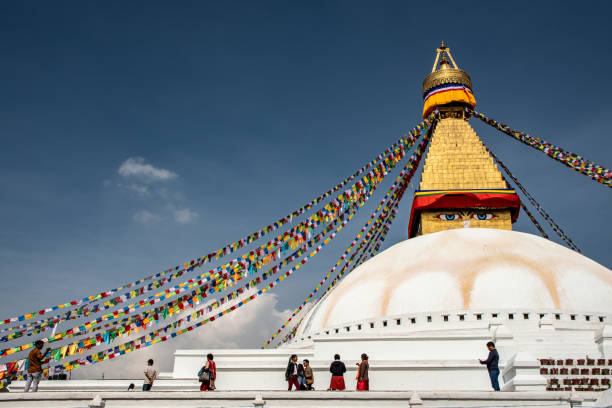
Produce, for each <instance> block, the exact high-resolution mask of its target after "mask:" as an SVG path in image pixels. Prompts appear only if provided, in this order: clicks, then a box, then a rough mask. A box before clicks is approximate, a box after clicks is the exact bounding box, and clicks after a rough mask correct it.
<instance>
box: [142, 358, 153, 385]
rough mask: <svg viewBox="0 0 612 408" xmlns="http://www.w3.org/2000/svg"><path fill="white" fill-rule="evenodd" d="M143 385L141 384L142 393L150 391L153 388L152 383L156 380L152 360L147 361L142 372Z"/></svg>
mask: <svg viewBox="0 0 612 408" xmlns="http://www.w3.org/2000/svg"><path fill="white" fill-rule="evenodd" d="M144 375H145V379H144V383H143V384H142V390H143V391H151V387H153V382H154V381H155V379H156V378H157V371H155V369H154V368H153V360H152V359H149V361H147V368H145V370H144Z"/></svg>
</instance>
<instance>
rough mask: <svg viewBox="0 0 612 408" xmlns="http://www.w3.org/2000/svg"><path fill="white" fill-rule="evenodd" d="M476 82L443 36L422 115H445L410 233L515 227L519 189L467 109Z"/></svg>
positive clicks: (437, 131) (416, 197)
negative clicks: (506, 175)
mask: <svg viewBox="0 0 612 408" xmlns="http://www.w3.org/2000/svg"><path fill="white" fill-rule="evenodd" d="M451 64H452V65H451ZM471 86H472V82H471V79H470V76H469V75H468V74H467V72H465V71H463V70H461V69H459V67H458V66H457V63H456V62H455V60H454V58H453V56H452V55H451V53H450V49H449V48H448V47H446V46H445V45H444V42H442V44H441V45H440V48H438V49H437V53H436V60H435V62H434V65H433V68H432V71H431V73H430V74H429V75H427V77H426V78H425V81H424V82H423V99H424V100H425V102H424V108H423V116H424V117H427V116H429V114H430V113H431V112H433V110H434V109H437V110H439V111H440V115H439V120H438V121H437V124H436V125H435V129H434V132H433V135H432V138H431V142H430V145H429V150H428V152H427V157H426V158H425V164H424V166H423V173H422V174H421V183H420V186H419V190H418V191H416V192H415V194H414V200H413V203H412V211H411V214H410V223H409V227H408V235H409V237H414V236H417V235H423V234H430V233H434V232H438V231H444V230H449V229H455V228H493V229H505V230H510V229H512V223H513V222H514V221H516V219H517V217H518V211H519V207H520V200H519V198H518V196H517V195H516V192H515V191H514V190H511V189H509V188H508V186H507V184H506V181H505V180H504V179H503V177H502V175H501V173H500V172H499V169H498V168H497V165H496V164H495V162H494V161H493V158H492V157H491V156H490V154H489V151H488V150H487V147H486V146H485V145H484V144H483V143H482V141H481V140H480V138H479V137H478V135H477V134H476V132H475V131H474V129H472V127H471V126H470V124H469V123H468V122H467V120H466V116H465V115H464V114H463V112H464V109H463V108H464V107H465V106H466V105H467V106H471V107H474V106H475V105H476V100H475V99H474V95H473V94H472V90H471Z"/></svg>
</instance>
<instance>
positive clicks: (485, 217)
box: [472, 213, 495, 221]
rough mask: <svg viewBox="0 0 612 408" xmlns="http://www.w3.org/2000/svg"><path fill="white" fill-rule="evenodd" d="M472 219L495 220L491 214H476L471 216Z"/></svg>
mask: <svg viewBox="0 0 612 408" xmlns="http://www.w3.org/2000/svg"><path fill="white" fill-rule="evenodd" d="M472 218H474V219H475V220H481V221H484V220H490V219H493V218H495V215H493V214H491V213H476V214H472Z"/></svg>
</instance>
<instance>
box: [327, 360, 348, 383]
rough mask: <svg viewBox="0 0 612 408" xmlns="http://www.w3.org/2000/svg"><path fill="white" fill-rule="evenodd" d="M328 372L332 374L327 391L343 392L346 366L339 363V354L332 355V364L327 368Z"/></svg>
mask: <svg viewBox="0 0 612 408" xmlns="http://www.w3.org/2000/svg"><path fill="white" fill-rule="evenodd" d="M329 371H330V372H331V373H332V378H331V382H330V383H329V389H330V390H332V391H344V390H345V389H346V385H345V384H344V373H346V366H345V365H344V363H343V362H342V361H340V354H336V355H334V362H333V363H331V365H330V366H329Z"/></svg>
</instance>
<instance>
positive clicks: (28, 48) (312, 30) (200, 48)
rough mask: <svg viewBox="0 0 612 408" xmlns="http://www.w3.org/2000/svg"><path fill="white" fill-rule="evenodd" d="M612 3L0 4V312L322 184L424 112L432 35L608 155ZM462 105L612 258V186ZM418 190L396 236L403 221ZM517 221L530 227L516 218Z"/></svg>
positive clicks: (571, 143) (149, 265) (210, 242)
mask: <svg viewBox="0 0 612 408" xmlns="http://www.w3.org/2000/svg"><path fill="white" fill-rule="evenodd" d="M611 11H612V10H610V6H609V5H608V4H607V3H606V2H589V3H588V7H586V6H585V5H584V4H582V3H572V5H571V6H570V5H564V4H563V3H559V2H526V3H520V2H504V3H503V4H501V3H500V4H495V3H492V2H487V3H485V2H483V3H481V4H480V5H477V4H471V3H461V4H459V3H457V2H452V3H444V2H431V3H429V5H425V4H424V3H423V4H421V5H414V4H411V3H409V2H391V1H389V2H354V1H350V2H349V1H329V2H318V1H304V2H280V1H279V2H231V3H227V2H180V3H174V2H165V3H163V2H151V1H148V2H127V3H126V2H114V3H113V2H111V3H109V2H98V3H91V2H4V3H2V4H0V38H1V39H2V40H0V61H2V62H1V63H0V90H1V93H0V94H1V97H0V146H1V149H0V225H1V228H0V276H1V277H2V285H0V295H1V296H2V302H1V305H2V314H3V315H4V316H3V317H8V316H12V315H15V314H18V313H21V312H29V311H32V310H36V309H38V308H40V307H44V306H49V305H52V304H57V303H60V302H63V301H66V300H70V299H73V298H75V297H81V296H84V295H89V294H92V293H94V292H98V291H100V290H103V289H107V288H111V287H115V286H118V285H119V284H122V283H125V282H128V281H131V280H134V279H137V278H139V277H141V276H145V275H149V274H153V273H156V272H159V271H161V270H163V269H166V268H168V267H170V266H174V265H176V264H179V263H181V262H182V261H184V260H187V259H192V258H195V257H197V256H200V255H203V254H205V253H208V252H209V251H211V250H214V249H217V248H218V247H220V246H223V245H224V244H226V243H228V242H231V241H234V240H235V239H239V238H241V237H243V236H244V235H245V234H248V233H250V232H252V231H254V230H256V229H258V228H259V227H261V226H263V225H267V224H268V223H270V222H272V221H274V220H276V219H278V218H279V217H280V216H283V215H285V214H287V213H289V212H290V211H292V210H293V209H295V208H297V207H299V206H301V205H302V204H304V203H306V202H308V201H309V200H310V199H311V198H313V197H315V196H317V195H318V194H320V193H321V192H323V191H326V190H327V189H328V188H329V187H330V186H332V185H334V184H335V183H337V182H338V181H340V180H342V179H343V178H345V177H346V176H347V175H349V174H351V173H352V172H353V171H354V170H356V169H357V168H359V167H361V166H362V165H363V164H364V163H365V162H367V161H369V160H370V159H371V158H373V157H374V156H375V155H376V154H377V153H378V152H380V151H382V150H384V149H385V148H386V147H387V146H388V145H389V144H391V143H392V142H393V141H395V140H396V139H397V138H399V137H400V136H401V135H402V134H403V133H405V132H406V131H407V130H409V129H410V128H411V127H412V126H413V125H414V124H416V123H418V122H419V120H420V112H421V109H422V100H421V83H422V80H423V78H424V77H425V75H427V73H428V72H429V70H430V69H431V65H432V63H433V58H434V51H435V48H436V47H437V46H438V45H439V42H440V40H445V41H446V42H447V44H448V45H449V46H450V47H451V49H452V52H453V56H454V57H455V60H456V61H457V63H458V64H459V66H460V67H461V68H463V69H465V70H467V71H468V72H469V73H470V75H471V76H472V80H473V84H474V93H475V95H476V98H477V101H478V109H479V110H480V111H482V112H483V113H485V114H488V115H490V116H492V117H493V118H495V119H498V120H500V121H502V122H505V123H507V124H509V125H510V126H512V127H514V128H516V129H519V130H524V131H527V132H529V133H530V134H531V135H533V136H537V137H541V138H543V139H545V140H547V141H550V142H552V143H555V144H558V145H560V146H563V147H565V148H566V149H568V150H571V151H575V152H578V153H581V154H582V155H584V156H585V157H587V158H589V159H591V160H594V161H596V162H598V163H600V164H602V165H605V166H607V167H610V166H611V165H612V160H610V157H611V153H612V142H611V141H610V127H609V117H610V111H611V110H612V102H611V101H610V95H612V84H611V83H610V81H608V80H606V78H607V74H608V71H609V69H610V68H609V67H610V66H611V65H612V56H611V55H610V54H609V53H608V52H605V48H604V47H603V46H605V45H606V43H607V41H608V40H609V39H610V28H609V21H608V16H609V15H610V12H611ZM471 123H472V126H474V127H475V129H476V130H477V132H478V133H479V135H480V136H481V138H482V139H483V140H484V141H485V142H486V143H487V144H488V145H489V146H491V148H492V149H493V150H494V151H495V152H496V153H497V155H498V156H499V157H500V158H501V159H502V160H504V162H506V164H507V165H508V166H509V167H510V168H511V169H512V170H513V172H514V173H515V174H516V176H517V177H518V178H519V180H521V181H522V182H523V184H524V185H525V186H526V188H527V189H528V190H529V191H530V192H531V193H532V195H534V196H535V198H536V199H537V200H539V201H540V203H541V204H542V205H543V207H544V208H545V209H546V210H547V211H548V212H549V213H550V214H551V216H552V217H553V218H554V219H556V220H557V221H558V222H559V224H560V225H561V227H562V228H564V230H565V231H566V232H567V233H568V235H569V236H570V237H571V238H572V239H573V240H574V241H575V242H576V244H577V245H578V246H579V247H581V248H582V249H583V251H584V253H585V254H586V255H587V256H589V257H591V258H593V259H594V260H596V261H597V262H600V263H602V264H603V265H606V266H608V267H610V266H611V265H612V253H611V252H610V250H609V249H610V240H611V238H612V234H611V232H610V209H611V208H612V196H611V195H610V190H609V189H608V188H606V187H604V186H602V185H600V184H597V183H595V182H593V181H591V180H589V179H588V178H587V177H585V176H582V175H580V174H578V173H576V172H573V171H571V170H569V169H568V168H566V167H564V166H563V165H561V164H559V163H557V162H555V161H553V160H552V159H549V158H547V157H545V156H544V155H543V154H541V153H538V152H536V151H534V150H532V149H530V148H528V147H526V146H523V145H521V144H519V143H517V142H515V141H513V140H510V139H509V138H508V137H507V136H504V135H502V134H500V133H497V132H496V131H494V130H493V129H491V128H488V127H485V126H484V125H483V124H481V123H477V122H476V121H475V120H472V121H471ZM410 202H411V197H410V196H407V197H406V198H405V199H404V202H403V203H402V205H401V207H400V211H401V213H400V216H399V217H398V218H397V219H396V222H395V224H394V227H393V229H392V231H391V233H390V235H389V239H388V240H387V241H386V242H385V245H386V246H388V245H391V244H394V243H397V242H399V241H401V240H403V239H405V238H406V235H407V231H406V230H407V223H408V214H409V211H410ZM370 212H371V206H370V207H368V208H367V209H365V210H364V211H363V213H364V215H366V213H367V214H368V215H369V213H370ZM359 223H360V219H358V220H357V222H355V223H354V226H353V228H354V229H352V230H351V229H349V230H347V231H345V232H344V233H343V235H342V236H340V237H339V238H338V242H337V243H334V244H333V245H331V246H330V248H329V249H328V250H327V251H326V252H324V253H322V254H321V255H320V257H318V258H319V259H317V260H316V261H314V262H313V263H312V265H311V266H310V267H309V268H306V269H305V270H304V271H302V272H300V274H297V275H296V276H295V277H294V278H292V279H291V280H288V281H287V282H286V283H283V285H284V288H283V289H279V290H278V291H277V293H278V305H279V306H278V307H279V308H280V309H286V308H290V307H292V306H296V305H297V304H298V303H299V302H301V300H302V299H303V298H304V296H306V295H307V294H308V292H309V291H310V289H311V288H312V286H313V285H314V282H315V281H317V280H318V279H319V278H320V276H321V275H323V274H324V273H325V272H326V271H327V270H328V269H329V267H330V266H331V264H332V263H333V262H335V260H336V258H337V256H338V255H339V254H340V251H342V250H343V249H344V247H345V246H346V244H347V242H348V241H349V240H350V239H351V237H352V235H353V234H354V231H355V229H358V228H360V226H361V225H358V224H359ZM515 227H516V229H518V230H520V231H526V232H532V233H537V232H536V231H535V229H534V228H533V227H532V226H531V225H530V223H529V221H528V220H527V218H526V217H525V216H524V215H523V216H521V218H520V220H519V222H518V223H517V224H516V225H515ZM261 340H264V339H261Z"/></svg>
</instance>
